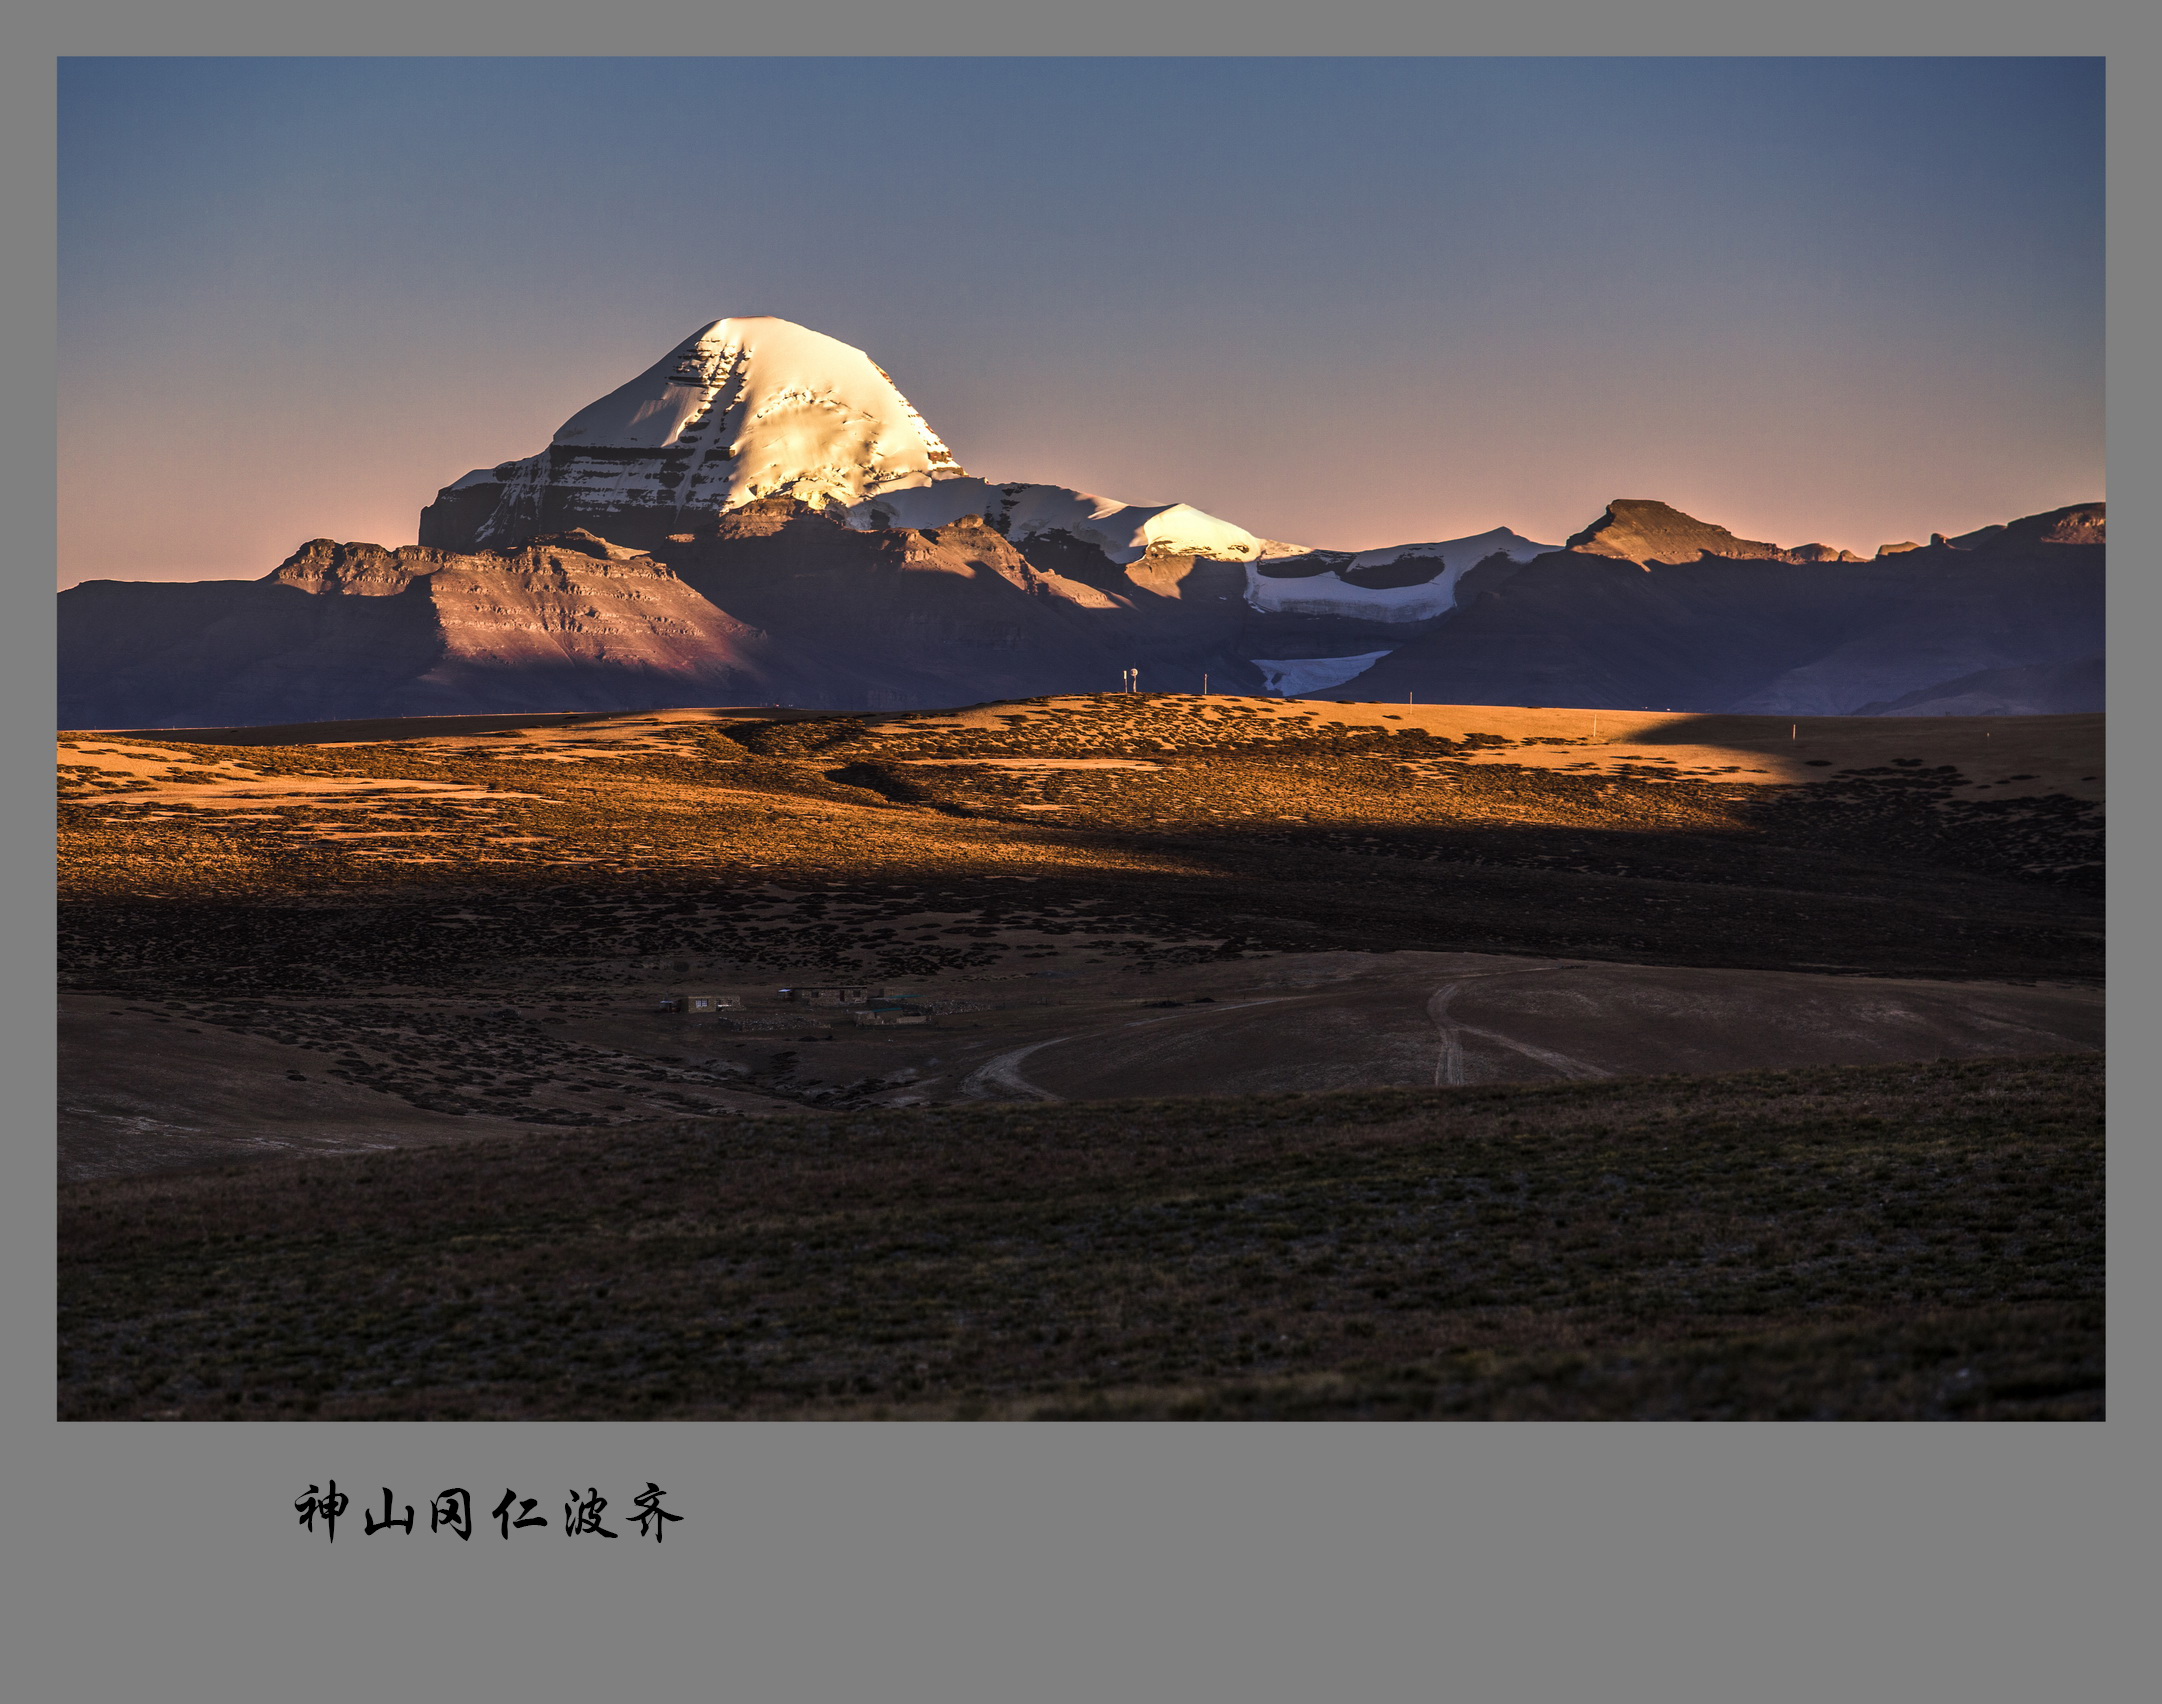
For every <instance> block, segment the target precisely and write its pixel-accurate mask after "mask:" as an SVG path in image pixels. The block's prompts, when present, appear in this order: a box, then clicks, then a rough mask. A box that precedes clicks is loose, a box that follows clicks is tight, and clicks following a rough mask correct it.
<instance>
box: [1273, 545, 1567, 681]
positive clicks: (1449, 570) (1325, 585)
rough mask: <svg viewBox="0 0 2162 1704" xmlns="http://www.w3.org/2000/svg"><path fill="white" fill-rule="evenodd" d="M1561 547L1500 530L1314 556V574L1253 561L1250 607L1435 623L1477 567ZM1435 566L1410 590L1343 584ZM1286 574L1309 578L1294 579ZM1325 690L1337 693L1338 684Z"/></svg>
mask: <svg viewBox="0 0 2162 1704" xmlns="http://www.w3.org/2000/svg"><path fill="white" fill-rule="evenodd" d="M1555 548H1557V547H1556V546H1554V545H1551V544H1538V543H1535V542H1534V541H1533V540H1531V539H1528V538H1525V537H1523V536H1522V535H1521V534H1518V533H1514V532H1511V531H1510V530H1509V529H1508V528H1507V527H1495V528H1494V529H1493V530H1492V531H1490V532H1483V533H1474V534H1472V535H1471V536H1470V537H1468V538H1452V539H1443V540H1441V541H1439V542H1437V543H1431V544H1399V545H1391V546H1390V547H1389V548H1387V549H1385V550H1366V551H1361V552H1359V553H1358V554H1357V555H1355V556H1345V555H1342V554H1340V553H1338V552H1334V551H1315V552H1312V553H1311V556H1312V563H1311V566H1310V567H1309V565H1308V564H1307V563H1305V562H1296V563H1292V562H1287V563H1279V564H1276V565H1274V567H1273V569H1272V567H1269V566H1263V565H1261V564H1257V563H1251V562H1250V563H1249V564H1248V565H1247V569H1246V601H1247V603H1248V604H1249V605H1250V606H1251V607H1252V608H1254V609H1256V610H1259V611H1261V612H1262V613H1263V614H1268V615H1339V616H1349V617H1351V618H1353V619H1354V620H1360V621H1390V622H1394V621H1431V620H1433V619H1434V618H1435V617H1437V616H1441V615H1445V614H1447V613H1448V612H1449V611H1450V610H1451V609H1454V608H1455V607H1456V583H1457V581H1459V580H1461V579H1462V578H1463V577H1464V574H1465V571H1466V570H1467V569H1469V568H1471V567H1473V566H1474V565H1475V564H1477V563H1480V562H1484V561H1485V560H1486V559H1487V558H1488V557H1490V556H1495V555H1501V556H1506V557H1508V558H1509V560H1510V561H1512V562H1529V561H1530V560H1531V559H1532V558H1533V557H1534V556H1540V555H1543V554H1545V553H1546V552H1547V551H1549V550H1553V549H1555ZM1428 560H1431V561H1433V562H1435V563H1436V564H1437V566H1436V567H1435V569H1434V572H1433V576H1432V578H1430V579H1426V580H1420V581H1416V582H1414V583H1413V584H1411V585H1407V586H1386V585H1384V586H1362V585H1360V584H1359V583H1358V582H1357V581H1356V580H1351V579H1346V578H1345V577H1344V576H1345V575H1347V574H1357V573H1358V572H1359V571H1360V570H1362V569H1377V568H1388V567H1393V566H1395V565H1396V564H1398V563H1399V562H1406V563H1418V562H1423V561H1428ZM1286 569H1294V570H1299V569H1304V570H1306V571H1305V572H1295V573H1289V574H1287V573H1286V572H1285V570H1286ZM1344 678H1347V679H1348V678H1349V677H1348V676H1347V677H1344ZM1321 684H1325V685H1330V686H1334V685H1336V684H1337V682H1335V681H1329V682H1324V683H1321Z"/></svg>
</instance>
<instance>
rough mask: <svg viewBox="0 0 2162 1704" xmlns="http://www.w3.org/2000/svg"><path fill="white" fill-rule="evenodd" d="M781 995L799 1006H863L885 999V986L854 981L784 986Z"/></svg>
mask: <svg viewBox="0 0 2162 1704" xmlns="http://www.w3.org/2000/svg"><path fill="white" fill-rule="evenodd" d="M781 997H782V998H783V999H785V1000H790V1001H793V1002H794V1003H795V1004H796V1005H798V1006H863V1005H868V1004H869V1003H870V1002H871V1001H873V1000H883V999H884V998H885V997H886V991H885V990H884V989H883V988H870V987H865V986H862V985H858V984H854V983H840V982H833V983H820V984H818V985H816V986H814V987H808V988H784V989H782V990H781Z"/></svg>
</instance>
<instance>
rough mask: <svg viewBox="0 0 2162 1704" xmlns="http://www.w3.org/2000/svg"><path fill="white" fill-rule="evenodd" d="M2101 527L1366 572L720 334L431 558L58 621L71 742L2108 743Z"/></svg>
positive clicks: (443, 503)
mask: <svg viewBox="0 0 2162 1704" xmlns="http://www.w3.org/2000/svg"><path fill="white" fill-rule="evenodd" d="M2103 532H2104V519H2103V506H2102V505H2101V504H2099V503H2094V504H2083V505H2076V506H2074V507H2072V508H2069V509H2064V510H2058V511H2054V512H2052V513H2050V514H2048V515H2040V516H2029V517H2026V518H2024V519H2021V520H2017V521H2013V522H2010V523H2008V524H2006V525H2004V526H1999V527H1991V528H1985V529H1983V530H1982V531H1981V532H1979V533H1973V534H1968V535H1965V536H1963V537H1959V538H1953V539H1945V538H1942V537H1933V538H1932V540H1931V542H1930V543H1929V544H1928V545H1910V544H1900V545H1888V546H1886V547H1884V548H1883V549H1882V550H1880V551H1879V552H1878V553H1877V556H1876V557H1875V558H1874V559H1873V560H1869V561H1864V560H1861V559H1859V558H1856V557H1854V556H1853V555H1851V554H1850V553H1847V552H1842V551H1834V550H1831V549H1829V548H1827V547H1825V546H1822V545H1816V544H1809V545H1800V546H1794V547H1787V548H1781V547H1779V546H1775V545H1773V544H1770V543H1768V542H1764V541H1757V540H1748V539H1740V538H1736V537H1735V536H1734V535H1733V534H1732V533H1730V532H1728V531H1727V530H1726V529H1724V528H1722V527H1717V526H1713V525H1710V524H1708V523H1706V522H1702V521H1698V520H1695V519H1693V518H1692V517H1690V516H1687V515H1683V514H1681V513H1680V512H1679V511H1677V510H1674V509H1671V508H1668V507H1667V506H1666V505H1664V504H1661V503H1657V502H1652V501H1648V500H1617V501H1616V502H1614V503H1612V504H1610V505H1609V506H1608V508H1607V510H1606V513H1605V514H1604V515H1602V516H1601V517H1599V518H1598V519H1597V520H1595V521H1594V522H1593V523H1592V524H1591V525H1590V526H1588V527H1587V528H1586V529H1585V530H1584V531H1582V532H1580V533H1578V534H1576V535H1575V536H1573V537H1572V538H1570V539H1569V540H1568V541H1567V543H1566V544H1565V545H1561V546H1554V545H1546V544H1540V543H1537V542H1535V541H1533V540H1531V539H1527V538H1524V537H1522V536H1521V535H1519V534H1517V533H1515V532H1512V531H1510V530H1509V529H1508V528H1506V527H1498V528H1495V529H1493V530H1492V531H1489V532H1485V533H1480V534H1477V535H1475V536H1472V537H1469V538H1459V539H1447V540H1440V541H1432V542H1424V543H1414V544H1405V545H1398V546H1394V547H1391V548H1388V549H1382V550H1368V551H1360V552H1349V551H1331V550H1321V549H1313V548H1309V547H1305V546H1301V545H1296V544H1289V543H1285V542H1283V541H1281V540H1276V539H1268V538H1261V537H1257V536H1256V535H1254V534H1253V533H1250V532H1248V531H1247V530H1246V529H1244V528H1242V527H1239V526H1237V525H1235V524H1233V523H1231V522H1229V521H1225V520H1220V519H1218V518H1217V517H1215V516H1213V515H1209V514H1205V513H1203V512H1202V511H1201V510H1198V509H1195V508H1192V507H1189V506H1188V505H1185V504H1180V503H1173V504H1157V505H1148V504H1131V503H1124V502H1120V501H1118V500H1117V499H1113V498H1107V497H1101V496H1097V495H1094V494H1092V493H1089V492H1083V491H1076V490H1073V489H1070V488H1068V487H1064V486H1057V485H1047V484H1033V483H1026V482H1010V483H1002V482H995V481H991V480H986V479H983V478H979V477H977V476H976V475H973V474H971V473H969V472H968V471H967V470H965V469H964V468H962V467H961V466H960V465H959V464H958V463H957V462H956V461H955V459H954V457H953V455H952V453H951V451H949V450H948V448H947V447H946V445H945V443H944V442H943V441H942V440H941V439H940V438H939V436H938V434H937V433H936V432H935V431H934V430H933V429H932V428H931V426H930V425H929V424H928V423H927V422H926V421H925V420H924V418H923V416H922V415H921V414H919V413H918V412H917V411H916V409H915V408H914V407H913V406H911V405H910V403H909V402H908V400H907V398H905V397H904V396H903V395H902V394H901V393H900V391H899V390H898V389H897V388H896V387H895V386H894V384H893V381H892V380H891V379H890V378H889V377H888V376H887V375H886V373H885V372H884V370H883V369H881V368H880V367H878V366H877V364H876V363H874V362H873V361H872V360H871V359H870V357H869V356H868V355H866V354H864V353H863V352H862V351H861V350H857V349H853V348H851V347H849V346H848V345H846V344H844V343H841V342H839V341H837V340H835V339H833V338H830V337H825V336H822V335H821V334H819V333H817V332H814V331H810V330H808V329H806V328H805V327H802V326H799V325H794V324H791V323H790V322H788V321H786V320H779V319H770V318H749V319H742V318H739V319H721V320H716V321H714V322H713V323H712V324H710V325H707V326H705V327H702V328H701V329H700V330H699V331H697V332H696V333H694V334H693V335H692V336H690V337H688V338H686V339H685V340H684V341H683V342H682V343H680V344H678V345H677V346H676V347H675V348H674V349H672V350H670V351H669V352H668V354H666V355H665V356H663V357H662V358H661V359H660V360H659V361H657V362H655V363H654V364H653V365H652V366H651V367H649V368H648V369H646V371H645V372H643V373H641V374H639V375H638V376H637V377H636V378H634V379H632V380H631V381H630V382H629V383H627V384H625V385H623V386H621V387H619V388H618V389H616V390H614V391H611V392H610V393H609V394H608V395H606V396H604V397H602V398H600V399H599V400H598V401H596V402H593V403H591V404H589V405H588V406H587V407H585V408H583V409H580V410H579V411H578V412H577V413H576V414H574V415H572V416H571V417H570V419H568V420H566V421H565V422H564V423H563V425H562V427H561V428H560V429H559V430H558V431H557V432H556V434H555V436H554V438H553V440H552V441H551V442H550V443H549V445H548V446H547V447H546V448H545V449H543V450H541V451H540V452H539V453H537V454H535V455H531V456H527V457H525V458H523V459H521V460H512V461H504V462H499V463H497V464H496V465H494V466H493V467H488V468H481V469H476V470H474V471H473V472H471V473H468V474H467V475H465V476H464V477H463V478H461V479H459V480H456V481H454V482H453V483H451V484H450V485H447V486H445V487H444V488H443V489H442V490H441V491H440V492H439V493H438V494H437V496H436V499H435V501H434V502H432V503H430V504H429V505H428V506H427V508H426V509H424V510H423V511H422V513H421V520H420V531H419V538H420V542H419V543H418V544H417V545H410V546H404V547H401V548H398V549H385V548H383V547H381V546H378V545H372V544H358V543H349V544H338V543H334V542H332V541H330V540H328V539H316V540H312V541H310V542H309V543H307V544H304V545H302V546H301V547H300V549H299V550H298V551H296V552H295V553H294V554H293V556H291V557H290V558H289V559H288V560H287V561H285V562H284V563H283V564H281V565H280V566H279V567H277V568H276V569H275V570H273V571H272V572H271V573H270V574H268V575H266V576H265V577H264V578H262V579H260V580H209V581H197V582H192V583H188V582H157V581H150V582H125V581H111V580H106V581H86V582H84V583H83V584H81V585H78V586H75V587H72V588H70V589H69V590H68V591H66V592H64V593H62V594H61V598H60V606H61V620H60V721H61V724H62V725H63V726H66V727H77V728H89V727H106V728H111V727H145V728H147V727H166V728H173V727H193V726H213V725H229V724H237V723H272V722H298V721H310V720H330V719H339V718H352V717H376V716H395V715H427V714H454V713H476V712H499V711H531V710H609V709H642V708H648V707H654V706H662V705H682V704H728V703H735V704H757V703H789V704H797V705H805V706H812V707H819V708H829V709H841V710H884V709H911V708H922V707H932V706H944V705H952V704H959V703H967V702H980V701H983V700H986V699H996V698H1018V697H1032V696H1036V695H1040V694H1050V693H1066V692H1099V691H1109V690H1114V689H1115V688H1116V687H1117V686H1118V684H1119V682H1120V680H1121V678H1122V675H1123V671H1124V670H1126V669H1128V668H1138V669H1139V671H1140V681H1141V685H1142V687H1143V688H1144V690H1155V691H1180V692H1193V691H1199V690H1201V687H1202V684H1203V681H1204V679H1206V681H1207V683H1208V684H1209V686H1210V687H1211V688H1212V689H1213V690H1215V691H1218V692H1244V693H1281V694H1284V695H1287V696H1303V697H1324V696H1325V697H1330V698H1337V699H1346V700H1357V699H1388V698H1401V697H1404V696H1407V695H1410V696H1415V697H1417V698H1418V699H1420V700H1421V701H1423V702H1430V703H1439V702H1452V703H1497V704H1499V703H1506V704H1557V705H1558V704H1568V705H1578V706H1584V707H1601V706H1614V707H1622V708H1631V709H1636V708H1654V709H1664V708H1672V709H1686V710H1702V711H1718V710H1728V711H1756V712H1766V713H1796V714H1809V715H1826V714H1830V715H1848V714H1907V715H1928V714H2006V713H2046V712H2050V711H2058V710H2075V709H2099V708H2101V696H2100V694H2101V653H2102V574H2103V557H2104V549H2105V546H2104V537H2103Z"/></svg>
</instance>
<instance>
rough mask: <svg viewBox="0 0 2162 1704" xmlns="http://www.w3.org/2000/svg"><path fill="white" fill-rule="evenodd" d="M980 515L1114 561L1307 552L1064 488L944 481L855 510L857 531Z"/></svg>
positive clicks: (1213, 523)
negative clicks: (1060, 538) (1061, 538)
mask: <svg viewBox="0 0 2162 1704" xmlns="http://www.w3.org/2000/svg"><path fill="white" fill-rule="evenodd" d="M963 515H981V516H982V517H983V518H984V519H985V520H987V521H989V522H990V523H991V525H992V526H994V527H996V528H997V529H998V530H999V531H1000V532H1002V533H1004V534H1005V535H1006V536H1007V537H1008V538H1010V539H1013V540H1015V541H1016V542H1018V541H1020V540H1022V539H1025V538H1028V537H1029V536H1031V535H1032V534H1035V533H1045V532H1066V533H1071V534H1072V535H1073V536H1074V537H1075V538H1077V539H1079V540H1080V541H1081V542H1082V543H1083V544H1093V545H1094V546H1095V547H1096V548H1097V549H1098V550H1100V551H1102V552H1103V553H1104V555H1106V556H1107V557H1109V558H1110V559H1111V560H1112V561H1113V562H1117V563H1120V564H1122V565H1123V564H1125V563H1128V562H1138V561H1139V560H1140V559H1141V558H1142V557H1143V556H1145V555H1147V554H1148V553H1149V552H1151V551H1154V552H1156V553H1157V554H1158V555H1178V556H1213V557H1217V558H1219V559H1221V560H1223V561H1228V562H1254V561H1259V560H1262V559H1264V558H1267V557H1273V556H1297V555H1300V554H1303V552H1304V549H1305V547H1304V546H1303V545H1296V544H1285V543H1284V542H1282V541H1281V540H1279V539H1267V538H1256V537H1255V536H1254V535H1253V534H1252V533H1250V532H1248V531H1247V530H1246V529H1245V528H1244V527H1241V526H1234V525H1233V524H1232V523H1231V522H1229V521H1221V520H1218V519H1217V518H1216V517H1215V516H1214V515H1210V514H1204V513H1203V512H1202V511H1201V510H1199V509H1196V508H1194V507H1193V506H1191V505H1190V504H1186V503H1158V504H1153V505H1152V504H1146V503H1125V502H1121V501H1120V500H1119V499H1118V498H1116V497H1098V496H1096V495H1095V494H1094V493H1092V492H1088V491H1075V490H1073V489H1071V488H1070V487H1067V486H1064V485H994V484H992V483H991V482H990V481H989V480H985V479H941V480H939V481H938V482H937V483H936V484H933V485H919V486H916V487H914V488H913V489H909V490H901V489H894V490H890V491H882V492H881V493H879V495H878V496H876V497H874V498H872V499H870V500H869V501H867V502H863V503H859V504H857V505H856V506H855V507H854V508H852V509H850V510H849V512H848V521H849V525H851V526H856V527H919V528H930V527H942V526H945V525H947V524H948V523H949V522H952V521H957V520H959V519H960V518H961V517H962V516H963Z"/></svg>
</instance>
